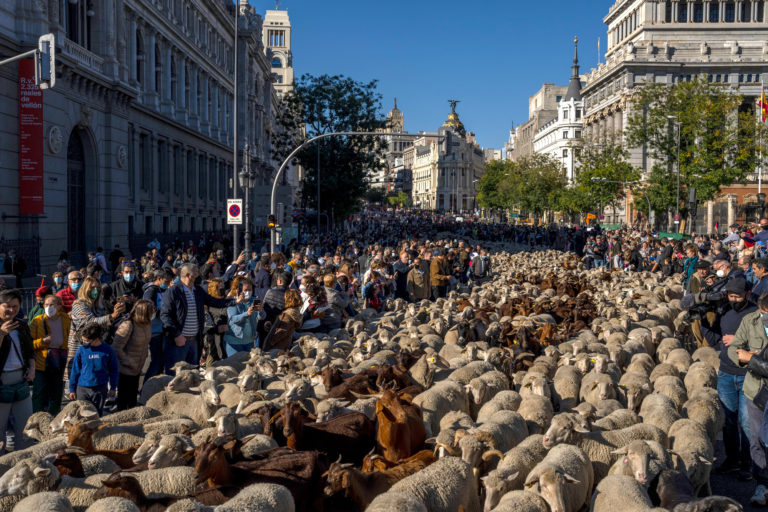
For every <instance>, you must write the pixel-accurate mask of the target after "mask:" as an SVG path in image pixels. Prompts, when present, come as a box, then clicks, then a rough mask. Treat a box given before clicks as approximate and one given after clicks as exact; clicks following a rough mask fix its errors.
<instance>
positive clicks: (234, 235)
mask: <svg viewBox="0 0 768 512" xmlns="http://www.w3.org/2000/svg"><path fill="white" fill-rule="evenodd" d="M239 18H240V4H239V3H235V46H234V50H235V69H234V80H233V81H232V89H233V93H232V97H233V99H234V103H235V104H234V106H233V107H232V118H233V120H234V121H233V122H234V127H233V128H232V198H233V199H237V23H238V21H239ZM246 201H247V199H246ZM247 212H248V204H247V202H246V205H245V212H244V215H246V220H245V222H246V223H247V222H248V217H247V215H248V213H247ZM246 225H247V224H246ZM238 242H239V240H238V234H237V224H234V225H233V226H232V252H233V255H232V257H233V259H235V258H237V255H238V245H239V244H238Z"/></svg>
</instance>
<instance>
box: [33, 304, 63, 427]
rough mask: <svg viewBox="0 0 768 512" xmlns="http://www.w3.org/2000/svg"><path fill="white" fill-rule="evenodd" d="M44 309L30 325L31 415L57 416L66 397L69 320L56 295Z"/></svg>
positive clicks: (44, 305)
mask: <svg viewBox="0 0 768 512" xmlns="http://www.w3.org/2000/svg"><path fill="white" fill-rule="evenodd" d="M43 307H44V309H45V314H44V315H40V316H38V317H35V318H34V319H33V320H32V323H31V324H30V330H31V332H32V342H33V346H34V349H35V381H34V385H33V388H32V412H40V411H48V412H49V413H50V414H51V415H53V416H56V415H57V414H58V413H59V411H60V410H61V399H62V396H63V394H64V368H65V366H66V365H67V352H68V345H67V341H68V339H69V329H70V320H69V317H68V316H67V315H66V314H65V313H64V310H63V308H62V306H61V299H60V298H59V297H57V296H55V295H46V296H45V299H44V300H43Z"/></svg>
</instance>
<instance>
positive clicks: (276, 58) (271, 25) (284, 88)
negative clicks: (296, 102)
mask: <svg viewBox="0 0 768 512" xmlns="http://www.w3.org/2000/svg"><path fill="white" fill-rule="evenodd" d="M291 32H292V29H291V18H290V16H288V11H280V10H274V11H272V10H268V11H267V13H266V15H265V16H264V30H263V34H262V42H263V44H264V47H265V48H266V49H267V57H268V60H269V63H270V65H271V66H272V73H274V74H275V90H276V91H277V95H278V96H280V97H282V96H283V95H284V94H285V93H287V92H291V91H293V86H294V81H293V52H292V51H291Z"/></svg>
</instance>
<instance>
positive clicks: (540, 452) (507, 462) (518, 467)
mask: <svg viewBox="0 0 768 512" xmlns="http://www.w3.org/2000/svg"><path fill="white" fill-rule="evenodd" d="M543 437H544V436H542V435H541V434H534V435H530V436H528V437H527V438H525V440H523V441H522V442H521V443H520V444H518V445H517V446H515V447H514V448H512V449H511V450H509V451H508V452H507V453H505V454H504V458H503V459H502V460H501V462H499V465H498V466H497V467H496V469H494V470H493V471H491V472H489V473H488V475H486V476H485V477H483V478H482V482H483V485H484V486H485V510H489V509H491V508H493V507H494V506H496V504H497V503H498V501H499V499H500V498H501V497H502V496H503V495H504V494H505V493H507V492H508V491H511V490H514V489H522V488H523V482H525V478H526V477H527V476H528V473H530V472H531V470H532V469H533V468H534V467H535V466H536V464H538V463H539V462H541V461H542V460H543V459H544V456H545V455H546V454H547V451H548V450H547V449H546V448H545V447H544V444H543V443H542V439H543Z"/></svg>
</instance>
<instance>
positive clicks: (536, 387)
mask: <svg viewBox="0 0 768 512" xmlns="http://www.w3.org/2000/svg"><path fill="white" fill-rule="evenodd" d="M518 391H519V392H520V396H521V397H522V398H525V397H526V396H530V395H539V396H543V397H545V398H551V396H552V391H551V390H550V388H549V380H548V379H547V376H546V375H544V374H541V373H538V372H535V371H530V370H529V371H528V373H527V374H526V376H525V378H523V382H522V384H521V386H520V389H519V390H518Z"/></svg>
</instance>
